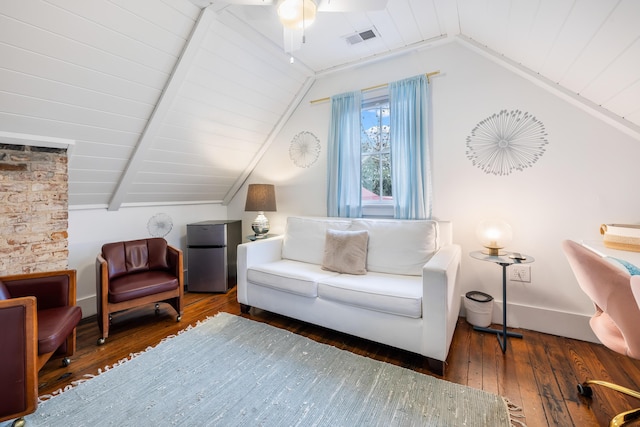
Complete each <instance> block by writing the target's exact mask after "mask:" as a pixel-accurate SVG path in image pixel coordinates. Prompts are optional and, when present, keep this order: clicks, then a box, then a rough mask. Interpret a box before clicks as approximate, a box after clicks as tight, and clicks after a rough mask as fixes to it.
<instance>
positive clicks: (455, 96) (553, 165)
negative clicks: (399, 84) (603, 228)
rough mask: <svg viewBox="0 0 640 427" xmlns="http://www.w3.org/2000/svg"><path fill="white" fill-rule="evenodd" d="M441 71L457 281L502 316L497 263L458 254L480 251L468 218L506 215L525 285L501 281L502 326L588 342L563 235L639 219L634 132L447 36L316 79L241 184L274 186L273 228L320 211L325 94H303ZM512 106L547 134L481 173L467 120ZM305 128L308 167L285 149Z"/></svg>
mask: <svg viewBox="0 0 640 427" xmlns="http://www.w3.org/2000/svg"><path fill="white" fill-rule="evenodd" d="M434 70H440V72H441V73H440V75H439V76H437V77H434V78H432V85H431V87H432V104H433V141H432V144H433V150H432V154H433V165H434V168H433V190H434V203H433V208H434V209H433V214H434V217H436V218H440V219H448V220H452V221H453V225H454V241H455V242H457V243H459V244H461V245H462V248H463V253H464V254H465V255H464V257H463V265H462V274H461V281H462V289H463V294H464V292H466V291H468V290H474V289H477V290H482V291H485V292H488V293H490V294H491V295H493V296H494V297H495V298H496V303H497V304H496V309H495V312H494V320H495V321H498V322H501V314H500V313H501V311H500V308H501V304H502V290H501V277H502V276H501V270H500V267H499V266H497V265H494V264H490V263H485V262H482V261H477V260H474V259H472V258H470V257H469V256H468V255H467V254H468V253H469V252H472V251H474V250H478V249H480V247H479V244H478V243H477V241H476V239H475V227H476V225H477V223H478V222H479V221H480V220H481V219H484V218H487V217H500V218H504V219H505V220H506V221H508V222H509V223H510V224H511V226H512V228H513V234H514V239H513V242H512V244H511V245H510V247H509V248H508V249H510V250H515V251H519V252H522V253H524V254H528V255H531V256H533V257H534V258H535V260H536V261H535V263H533V264H531V276H532V280H531V283H519V282H509V286H508V293H509V295H508V303H509V319H508V323H509V325H510V326H516V327H523V328H527V329H531V330H537V331H541V332H548V333H553V334H557V335H562V336H568V337H573V338H579V339H585V340H595V338H594V336H593V334H592V332H591V331H590V329H589V326H588V323H587V320H588V317H589V316H590V314H591V313H592V312H593V309H592V305H591V302H590V300H589V299H588V298H587V297H586V295H584V294H583V292H582V291H581V290H580V288H579V287H578V284H577V282H576V280H575V278H574V277H573V274H572V272H571V270H570V268H569V266H568V263H567V261H566V259H565V257H564V255H563V253H562V251H561V247H560V242H561V241H562V240H563V239H567V238H570V239H576V240H582V239H587V240H589V239H594V240H598V239H600V236H599V234H598V230H599V226H600V224H602V223H608V222H618V223H638V212H640V198H638V197H634V193H633V189H634V184H635V183H637V182H638V181H639V180H638V178H639V175H640V168H638V167H637V159H639V158H640V142H639V141H636V140H633V139H632V138H631V137H629V136H627V135H626V134H623V133H621V132H620V131H618V130H616V129H614V128H613V127H610V126H609V125H607V124H605V123H603V122H601V121H599V120H597V119H595V118H594V117H593V116H591V115H589V114H587V113H585V112H584V111H583V110H581V109H579V108H577V107H575V106H573V105H571V104H569V103H567V102H565V101H563V100H560V99H559V98H557V97H555V96H554V95H552V94H550V93H549V92H547V91H545V90H543V89H541V88H540V87H538V86H536V85H534V84H532V83H530V82H529V81H527V80H525V79H523V78H521V77H519V76H518V75H516V74H514V73H512V72H510V71H508V70H506V69H505V68H502V67H500V66H499V65H497V64H496V63H494V62H492V61H489V60H488V59H486V58H484V57H482V56H480V55H478V54H477V53H474V52H472V51H470V50H468V49H467V48H465V47H464V46H462V45H459V44H457V43H449V44H446V45H442V46H439V47H435V48H432V49H425V50H422V51H421V52H414V53H410V54H407V55H404V56H402V57H397V58H394V59H392V60H387V61H381V62H379V63H375V64H370V65H366V66H362V67H360V68H358V69H353V70H348V71H343V72H340V73H335V74H332V75H329V76H326V77H324V78H321V79H318V80H317V81H316V83H315V84H314V86H313V87H312V88H311V90H310V91H309V93H308V94H307V97H306V99H305V100H304V101H303V102H302V103H301V105H300V106H299V108H298V109H297V111H296V112H295V113H294V115H293V116H292V117H291V119H290V120H289V122H288V123H287V124H286V126H285V127H284V128H283V130H282V131H281V132H280V134H279V135H278V137H277V138H276V140H275V141H274V143H273V144H272V146H271V147H270V148H269V150H268V151H267V153H266V154H265V156H264V157H263V159H262V160H261V162H260V163H259V165H258V166H257V168H256V169H255V171H254V172H253V174H252V175H251V176H250V177H249V179H248V182H247V183H255V182H265V183H273V184H275V185H276V194H277V203H278V212H274V213H270V214H268V217H269V218H270V220H271V224H272V231H273V232H274V233H278V232H282V230H283V229H284V225H285V220H286V217H287V216H288V215H292V214H304V215H325V214H326V148H327V131H328V122H329V109H330V105H329V103H328V102H325V103H319V104H313V105H311V104H310V103H309V101H310V100H312V99H317V98H323V97H326V96H331V95H334V94H338V93H341V92H345V91H350V90H356V89H360V88H364V87H368V86H372V85H377V84H380V83H384V82H389V81H394V80H398V79H401V78H405V77H410V76H413V75H417V74H420V73H426V72H430V71H434ZM503 109H506V110H515V109H519V110H522V111H526V112H529V113H532V114H533V115H535V116H536V117H537V118H538V119H539V120H540V121H542V123H543V124H544V125H545V128H546V131H547V133H548V137H547V139H548V141H549V144H548V145H547V146H546V147H547V149H546V152H545V154H544V155H543V156H542V157H541V159H540V160H539V161H538V162H537V163H536V164H535V165H534V166H533V167H532V168H529V169H525V170H524V171H521V172H517V171H516V172H514V173H512V174H510V175H508V176H494V175H488V174H486V173H484V172H483V171H482V170H481V169H479V168H477V167H475V166H473V165H472V163H471V161H470V160H469V159H467V157H466V154H465V151H466V140H465V138H466V137H467V136H468V135H469V134H470V132H471V130H472V129H473V127H474V126H475V125H476V124H477V123H478V122H480V121H481V120H483V119H485V118H486V117H488V116H490V115H492V114H494V113H498V112H499V111H500V110H503ZM301 131H311V132H313V133H314V134H315V135H316V136H318V137H319V138H320V141H321V143H322V152H321V154H320V158H319V159H318V161H317V162H316V163H315V164H314V165H313V166H311V167H310V168H307V169H302V168H298V167H296V166H295V165H294V164H293V162H292V161H291V160H290V159H289V153H288V150H289V144H290V141H291V139H292V137H293V136H294V135H296V134H297V133H298V132H301ZM245 195H246V187H244V188H242V189H241V191H239V192H238V194H237V195H236V197H235V198H234V200H233V201H232V202H231V204H230V205H229V207H228V209H229V215H231V216H235V217H242V219H243V220H244V223H245V225H244V226H245V231H246V232H247V233H249V231H250V229H249V224H250V222H251V220H252V218H253V216H255V214H254V213H249V212H247V213H245V212H244V211H243V208H244V198H245Z"/></svg>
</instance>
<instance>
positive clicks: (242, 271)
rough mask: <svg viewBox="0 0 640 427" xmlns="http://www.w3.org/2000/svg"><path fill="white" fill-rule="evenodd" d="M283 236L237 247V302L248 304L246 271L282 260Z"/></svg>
mask: <svg viewBox="0 0 640 427" xmlns="http://www.w3.org/2000/svg"><path fill="white" fill-rule="evenodd" d="M283 240H284V236H276V237H271V238H268V239H263V240H256V241H253V242H248V243H242V244H240V245H238V286H237V291H238V302H239V303H240V304H247V305H248V304H249V300H248V297H247V269H249V268H250V267H252V266H254V265H260V264H264V263H267V262H273V261H278V260H280V259H282V242H283Z"/></svg>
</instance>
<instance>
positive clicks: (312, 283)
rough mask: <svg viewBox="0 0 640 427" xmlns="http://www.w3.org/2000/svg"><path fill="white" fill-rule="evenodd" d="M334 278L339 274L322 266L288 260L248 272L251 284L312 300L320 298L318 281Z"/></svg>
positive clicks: (252, 268)
mask: <svg viewBox="0 0 640 427" xmlns="http://www.w3.org/2000/svg"><path fill="white" fill-rule="evenodd" d="M332 276H337V273H334V272H329V271H323V270H322V269H321V268H320V265H317V264H309V263H306V262H298V261H292V260H288V259H283V260H280V261H275V262H270V263H267V264H260V265H256V266H253V267H251V268H249V269H248V270H247V280H248V281H249V282H251V283H254V284H257V285H261V286H266V287H269V288H273V289H277V290H280V291H285V292H289V293H292V294H296V295H302V296H305V297H310V298H315V297H317V296H318V285H317V282H318V280H321V279H325V278H328V277H332Z"/></svg>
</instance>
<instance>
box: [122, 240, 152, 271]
mask: <svg viewBox="0 0 640 427" xmlns="http://www.w3.org/2000/svg"><path fill="white" fill-rule="evenodd" d="M124 259H125V263H126V266H127V273H135V272H138V271H147V270H149V248H148V247H147V241H146V240H130V241H128V242H124Z"/></svg>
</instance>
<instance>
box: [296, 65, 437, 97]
mask: <svg viewBox="0 0 640 427" xmlns="http://www.w3.org/2000/svg"><path fill="white" fill-rule="evenodd" d="M438 74H440V70H437V71H431V72H430V73H426V74H425V76H427V81H429V78H430V77H432V76H437V75H438ZM386 86H389V83H382V84H379V85H376V86H370V87H365V88H364V89H360V92H366V91H368V90H374V89H380V88H381V87H386ZM330 100H331V97H330V96H328V97H326V98H320V99H314V100H313V101H309V103H310V104H317V103H318V102H325V101H330Z"/></svg>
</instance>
